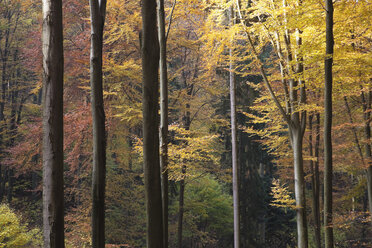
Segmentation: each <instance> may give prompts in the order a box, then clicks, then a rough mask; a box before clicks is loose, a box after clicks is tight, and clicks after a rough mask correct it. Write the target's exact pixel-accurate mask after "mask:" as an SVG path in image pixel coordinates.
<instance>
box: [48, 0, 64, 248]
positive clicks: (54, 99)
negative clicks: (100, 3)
mask: <svg viewBox="0 0 372 248" xmlns="http://www.w3.org/2000/svg"><path fill="white" fill-rule="evenodd" d="M42 40H43V232H44V233H43V237H44V247H45V248H59V247H62V248H63V247H65V245H64V216H63V35H62V1H61V0H43V31H42Z"/></svg>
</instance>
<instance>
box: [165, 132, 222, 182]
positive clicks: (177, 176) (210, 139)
mask: <svg viewBox="0 0 372 248" xmlns="http://www.w3.org/2000/svg"><path fill="white" fill-rule="evenodd" d="M169 131H170V133H173V134H174V139H175V142H174V143H173V144H169V179H170V180H175V181H178V180H181V179H184V178H186V177H188V178H194V177H198V176H200V175H201V174H204V173H205V172H208V171H209V172H211V171H213V172H217V171H218V170H217V165H218V164H219V159H220V156H219V155H220V154H219V152H220V151H219V145H220V144H219V143H218V139H217V138H218V137H217V136H216V135H211V134H208V133H201V132H200V131H199V130H198V131H190V130H186V129H184V128H182V127H180V126H178V125H171V126H170V127H169ZM183 166H186V167H187V170H186V174H184V173H182V172H181V168H182V167H183Z"/></svg>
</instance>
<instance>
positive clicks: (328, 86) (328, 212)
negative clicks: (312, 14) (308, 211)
mask: <svg viewBox="0 0 372 248" xmlns="http://www.w3.org/2000/svg"><path fill="white" fill-rule="evenodd" d="M325 10H326V58H325V60H324V71H325V85H324V232H325V235H324V238H325V248H333V246H334V245H333V226H332V225H333V224H332V175H333V172H332V63H333V58H332V56H333V43H334V41H333V2H332V0H326V5H325Z"/></svg>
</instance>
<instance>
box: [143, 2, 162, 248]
mask: <svg viewBox="0 0 372 248" xmlns="http://www.w3.org/2000/svg"><path fill="white" fill-rule="evenodd" d="M141 52H142V73H143V88H142V91H143V92H142V94H143V95H142V101H143V102H142V107H143V155H144V172H145V195H146V210H147V247H148V248H161V247H163V246H164V245H163V239H164V236H163V227H164V226H163V218H162V216H163V208H162V196H161V182H160V181H161V180H160V162H159V159H160V157H159V115H158V110H159V81H158V69H159V40H158V35H157V27H156V0H143V1H142V44H141Z"/></svg>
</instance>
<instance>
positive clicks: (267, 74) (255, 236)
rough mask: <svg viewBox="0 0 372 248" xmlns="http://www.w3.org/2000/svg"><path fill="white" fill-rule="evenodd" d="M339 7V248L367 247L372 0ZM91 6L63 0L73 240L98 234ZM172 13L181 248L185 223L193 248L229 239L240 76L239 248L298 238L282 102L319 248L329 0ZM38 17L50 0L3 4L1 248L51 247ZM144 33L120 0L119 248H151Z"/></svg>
mask: <svg viewBox="0 0 372 248" xmlns="http://www.w3.org/2000/svg"><path fill="white" fill-rule="evenodd" d="M334 8H335V12H334V44H335V46H334V54H333V126H332V141H333V224H332V227H333V231H334V241H335V247H345V248H346V247H371V246H372V238H371V237H372V230H371V221H372V220H371V215H370V212H371V209H372V206H371V205H372V199H371V197H372V193H371V190H372V189H371V187H372V186H371V185H372V182H371V180H372V178H371V174H372V169H371V163H372V157H371V156H372V155H371V140H370V138H371V137H370V136H371V131H370V121H371V103H372V89H371V83H372V81H371V72H372V59H371V58H372V56H371V48H372V46H371V44H372V33H371V23H372V20H371V13H372V5H371V2H370V1H368V0H362V1H360V0H359V1H358V0H338V1H335V2H334ZM89 16H90V14H89V6H88V3H87V2H86V1H79V0H64V1H63V34H64V90H63V97H64V114H63V119H64V199H65V203H64V207H65V242H66V247H90V246H91V242H92V241H91V225H90V221H91V212H92V199H91V197H92V196H91V184H92V182H91V180H92V179H91V174H92V117H91V113H90V111H91V99H90V84H89V62H90V59H89V50H90V32H91V24H90V21H89ZM165 16H166V25H165V28H166V37H167V65H168V81H169V91H168V92H169V101H168V104H169V112H168V113H169V141H168V144H169V147H168V149H169V170H168V179H169V222H168V223H169V246H170V247H178V246H177V245H179V243H180V238H179V229H180V221H181V227H182V233H181V242H182V247H233V246H232V244H233V232H234V230H233V199H232V184H231V182H232V173H231V161H232V157H231V149H232V143H231V132H230V112H231V111H230V94H229V80H230V77H231V74H232V73H233V74H234V76H235V82H236V111H237V135H236V136H237V144H238V146H237V148H238V149H237V150H238V167H239V180H240V183H239V195H240V202H239V209H240V222H241V223H240V235H241V237H240V240H241V247H273V248H274V247H278V248H279V247H296V244H297V241H296V240H297V238H296V237H297V232H296V211H297V209H296V206H295V195H294V192H295V190H294V176H293V175H294V168H293V152H292V146H291V138H290V137H291V135H289V133H291V132H292V131H293V129H292V131H291V129H290V128H289V126H290V125H288V122H286V121H285V119H284V118H283V116H282V113H281V112H280V111H279V110H278V106H277V103H279V104H280V105H281V106H282V109H284V111H287V113H288V111H289V113H291V114H292V116H295V115H296V113H298V114H299V116H300V115H301V122H302V123H304V125H306V126H304V127H305V129H304V132H303V145H302V153H303V161H304V162H303V170H304V189H305V195H304V197H305V198H304V199H305V201H306V206H307V208H306V211H305V217H306V216H307V227H308V230H307V233H308V236H309V247H320V246H319V244H317V240H320V241H321V242H324V241H323V240H324V237H323V231H322V227H321V223H323V199H324V198H323V197H324V195H323V185H324V184H323V164H324V159H323V155H324V154H323V132H324V127H323V122H324V108H323V106H324V104H323V102H324V89H323V88H324V80H325V79H324V66H323V64H324V59H325V57H326V56H325V11H324V3H323V2H322V1H317V0H307V1H300V2H298V1H295V0H287V1H284V2H283V1H277V0H260V1H240V2H239V3H238V4H236V3H235V2H234V1H232V2H230V1H219V0H211V1H203V0H174V1H166V2H165ZM155 21H156V20H154V22H155ZM41 26H42V10H41V2H40V1H35V0H0V71H1V73H0V74H1V96H0V97H1V101H0V201H1V202H2V205H0V244H1V245H2V244H7V245H5V247H32V246H35V247H37V246H40V245H41V243H42V242H41V240H42V235H41V231H40V230H42V224H43V221H42V41H41ZM140 33H141V3H140V1H137V0H136V1H134V0H131V1H129V0H109V1H108V2H107V12H106V23H105V28H104V33H103V36H104V43H103V77H104V84H103V96H104V106H105V114H106V131H107V149H106V153H107V156H106V166H107V169H106V199H105V201H106V217H105V223H106V244H107V245H109V244H110V246H107V247H145V246H146V208H145V188H144V172H143V151H142V145H143V140H142V135H143V130H142V86H141V83H142V77H141V74H142V67H141V46H140V39H141V37H140V36H141V35H140ZM299 37H300V38H301V42H300V43H299V42H298V41H299ZM299 64H301V65H302V70H299V69H298V65H299ZM231 65H233V66H231ZM265 80H266V81H268V83H269V84H270V86H271V88H269V90H268V87H267V85H265V82H264V81H265ZM291 82H292V83H291ZM293 82H302V83H298V84H293ZM305 83H306V87H305V86H304V85H305ZM290 85H291V88H289V86H290ZM292 86H293V87H292ZM270 89H271V90H270ZM288 89H290V92H288ZM272 92H274V93H275V95H276V98H275V99H276V100H277V101H278V102H275V101H274V100H273V98H272V97H271V93H272ZM305 93H306V94H305ZM302 96H306V99H305V98H303V97H302ZM288 99H290V100H288ZM305 100H306V101H305ZM305 113H306V114H305ZM305 120H306V122H305ZM368 178H370V179H368ZM181 188H182V190H181ZM181 191H183V193H182V197H180V194H181ZM368 193H370V196H368ZM181 198H182V199H181ZM369 198H370V199H369ZM181 208H182V211H183V219H182V218H181V220H180V218H179V215H180V214H179V213H180V209H181ZM319 235H320V236H319ZM1 245H0V246H1ZM12 245H13V246H12ZM1 247H2V246H1Z"/></svg>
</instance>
